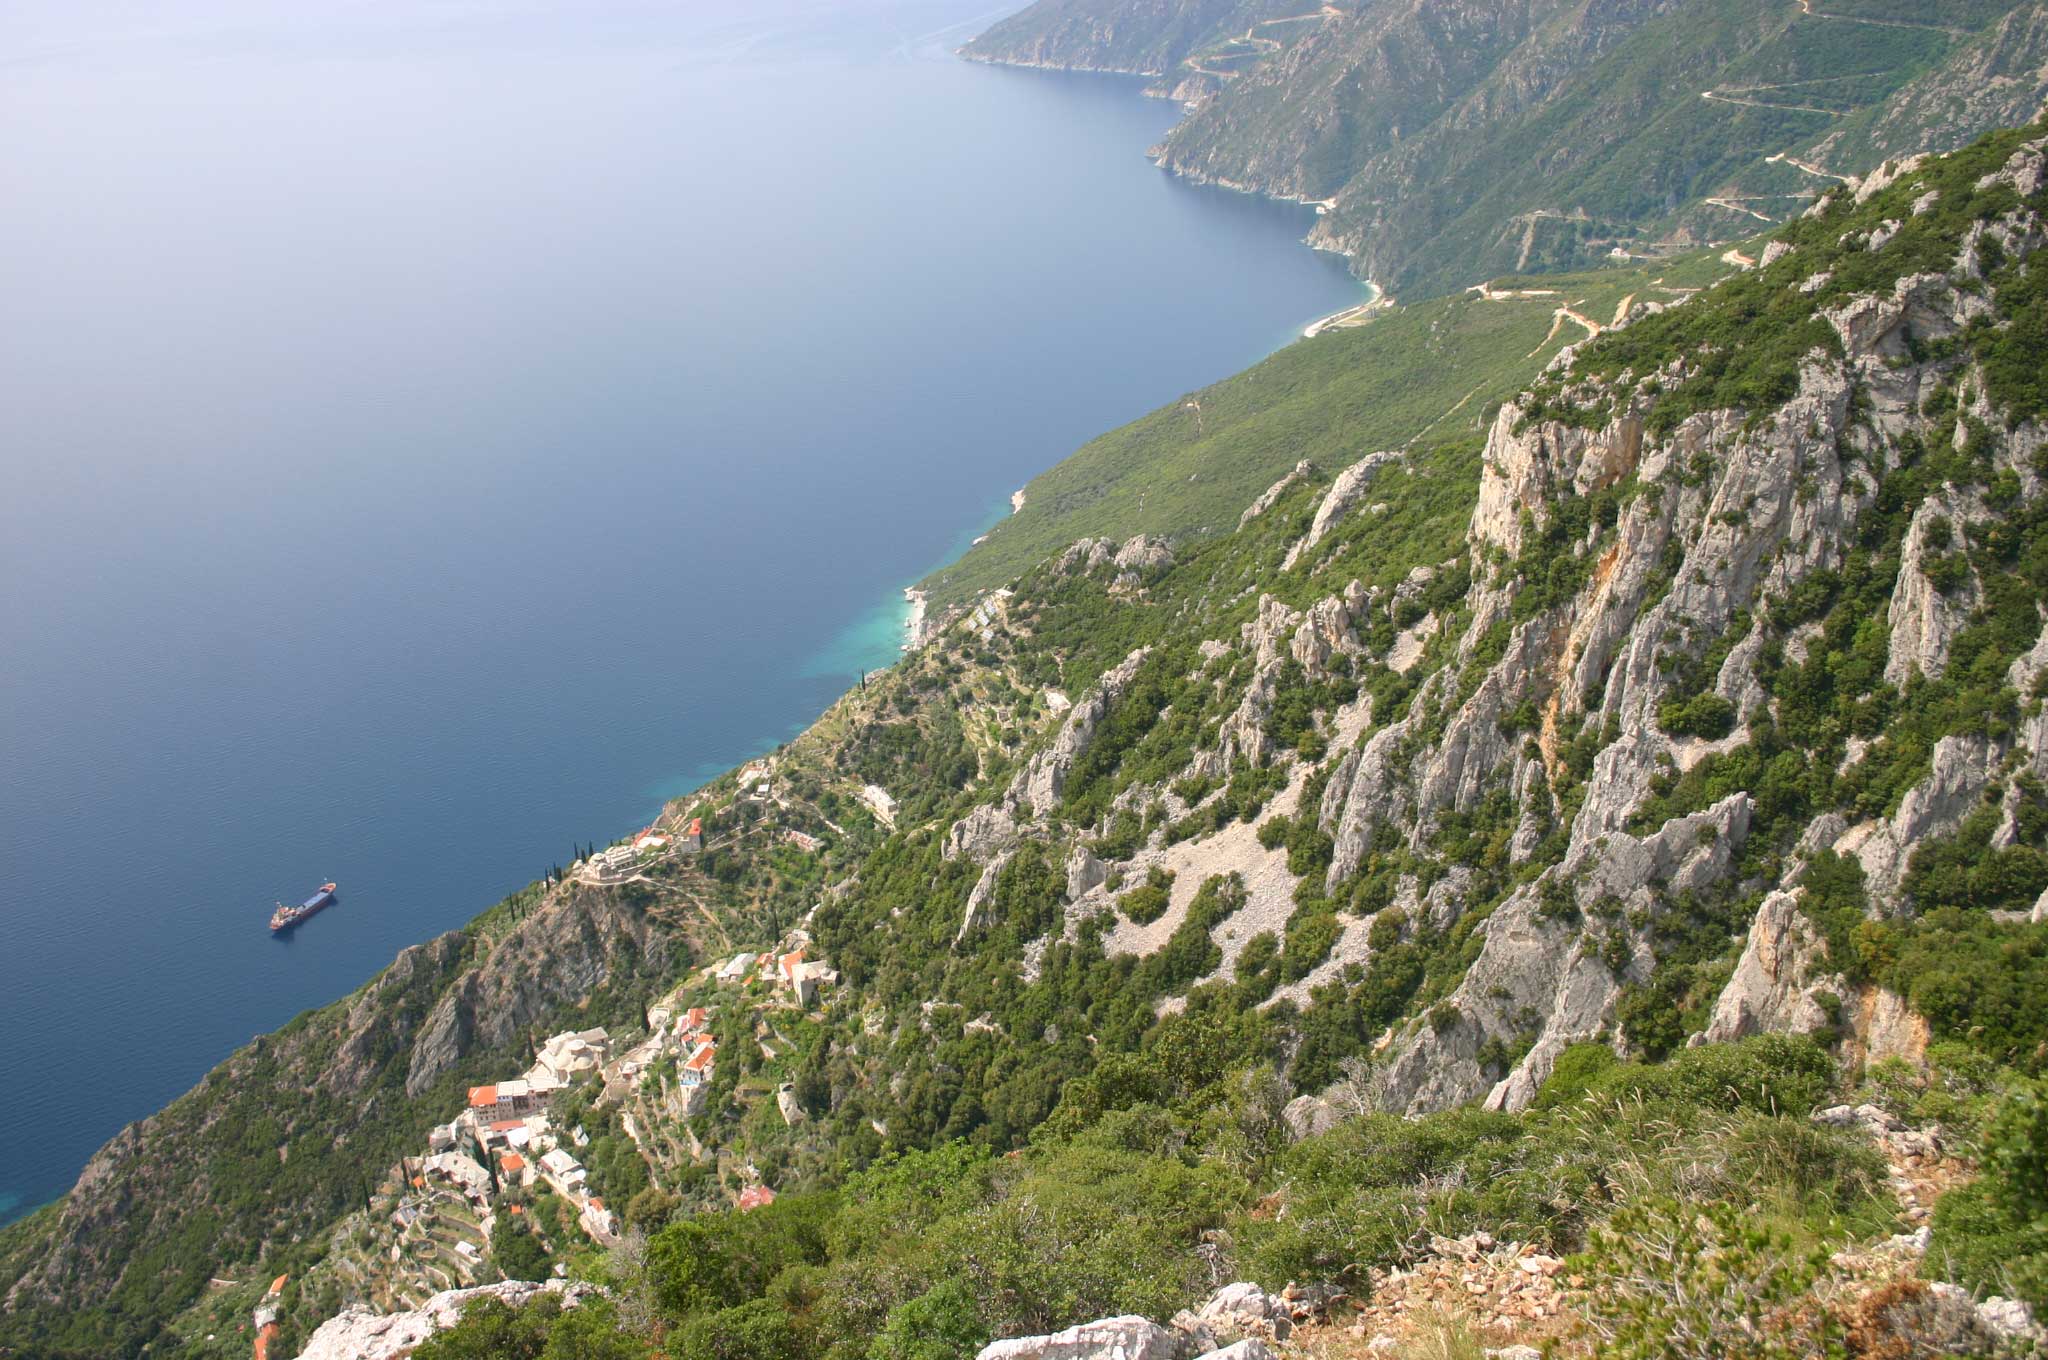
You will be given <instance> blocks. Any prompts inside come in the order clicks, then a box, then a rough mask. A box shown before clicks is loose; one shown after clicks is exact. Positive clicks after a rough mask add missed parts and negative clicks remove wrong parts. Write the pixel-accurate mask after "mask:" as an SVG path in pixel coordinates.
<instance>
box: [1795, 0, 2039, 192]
mask: <svg viewBox="0 0 2048 1360" xmlns="http://www.w3.org/2000/svg"><path fill="white" fill-rule="evenodd" d="M2044 100H2048V3H2040V2H2039V0H2037V3H2034V4H2031V5H2022V6H2020V7H2019V8H2018V9H2015V10H2013V11H2012V12H2011V13H2009V14H2006V15H2005V16H2004V17H2002V18H2000V19H1999V20H1998V21H1997V22H1996V23H1995V24H1993V25H1991V26H1990V27H1989V28H1988V29H1985V30H1984V31H1982V32H1980V33H1978V34H1977V35H1976V36H1975V37H1973V38H1972V39H1971V40H1970V41H1968V42H1966V43H1963V44H1961V45H1960V46H1958V47H1957V48H1956V49H1955V51H1954V52H1953V53H1952V54H1951V55H1950V56H1949V57H1948V59H1947V60H1945V61H1943V62H1942V63H1941V64H1940V65H1939V66H1937V67H1935V68H1934V69H1933V70H1931V71H1928V72H1926V73H1925V74H1924V75H1921V76H1918V77H1916V78H1914V79H1913V80H1911V81H1909V82H1907V83H1906V84H1905V85H1903V86H1901V87H1900V88H1899V89H1898V90H1897V91H1895V92H1894V93H1893V94H1892V95H1891V97H1890V98H1888V99H1886V100H1885V101H1884V102H1883V103H1882V104H1879V105H1877V106H1875V107H1872V108H1869V109H1865V110H1864V111H1863V112H1861V113H1859V114H1857V115H1856V116H1855V117H1854V118H1851V119H1849V120H1847V121H1846V122H1845V123H1843V125H1842V126H1841V127H1839V128H1837V129H1835V130H1834V131H1832V132H1830V133H1829V134H1828V135H1827V136H1826V137H1825V138H1823V139H1822V140H1821V142H1820V144H1819V145H1818V146H1816V147H1815V148H1814V152H1813V155H1814V157H1815V159H1817V160H1819V161H1821V162H1822V163H1823V164H1833V165H1870V164H1875V163H1876V162H1877V161H1880V160H1883V159H1885V158H1886V157H1888V156H1910V155H1913V154H1915V153H1917V152H1922V151H1942V150H1946V149H1948V148H1949V147H1950V146H1952V145H1953V144H1954V141H1955V134H1956V130H1957V129H1958V128H1976V127H1984V126H1998V125H2001V124H2007V123H2019V122H2024V121H2025V120H2026V119H2027V118H2028V117H2030V116H2031V115H2032V114H2033V113H2034V112H2035V111H2036V110H2038V109H2039V108H2040V107H2041V105H2042V102H2043V101H2044Z"/></svg>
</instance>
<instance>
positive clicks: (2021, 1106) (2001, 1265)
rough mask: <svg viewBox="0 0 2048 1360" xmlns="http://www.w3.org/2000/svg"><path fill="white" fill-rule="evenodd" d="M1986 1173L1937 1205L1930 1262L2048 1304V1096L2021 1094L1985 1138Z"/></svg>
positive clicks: (1979, 1285)
mask: <svg viewBox="0 0 2048 1360" xmlns="http://www.w3.org/2000/svg"><path fill="white" fill-rule="evenodd" d="M1983 1166H1984V1174H1983V1175H1982V1177H1981V1178H1980V1179H1978V1180H1977V1181H1975V1182H1973V1183H1972V1184H1970V1185H1966V1186H1964V1187H1962V1188H1961V1189H1957V1190H1952V1191H1950V1192H1949V1193H1948V1194H1946V1195H1943V1196H1942V1197H1941V1200H1940V1202H1939V1203H1937V1204H1936V1205H1935V1206H1934V1223H1933V1227H1934V1236H1933V1241H1932V1243H1931V1244H1930V1245H1929V1248H1928V1255H1929V1258H1930V1259H1931V1260H1932V1261H1934V1262H1935V1263H1937V1264H1938V1265H1940V1266H1941V1267H1942V1268H1943V1269H1944V1270H1946V1271H1947V1272H1948V1274H1949V1275H1950V1276H1951V1277H1953V1278H1954V1279H1955V1280H1956V1281H1958V1282H1959V1283H1962V1284H1966V1285H1969V1286H1970V1287H1972V1288H1975V1289H1982V1290H1986V1291H1989V1292H1993V1293H2002V1294H2008V1295H2014V1296H2017V1297H2019V1298H2022V1299H2025V1300H2026V1301H2027V1302H2028V1303H2031V1304H2033V1305H2034V1306H2036V1307H2048V1099H2044V1097H2043V1093H2042V1090H2041V1088H2040V1086H2038V1085H2026V1086H2022V1087H2020V1088H2019V1089H2018V1090H2016V1091H2015V1092H2014V1093H2013V1094H2012V1095H2011V1096H2010V1097H2009V1098H2008V1099H2007V1100H2006V1102H2005V1104H2004V1105H2003V1106H2001V1107H2000V1109H1999V1112H1998V1113H1997V1115H1996V1116H1994V1117H1993V1119H1992V1121H1991V1124H1990V1127H1989V1128H1988V1129H1987V1130H1986V1132H1985V1136H1984V1156H1983Z"/></svg>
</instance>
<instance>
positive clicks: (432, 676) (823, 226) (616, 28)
mask: <svg viewBox="0 0 2048 1360" xmlns="http://www.w3.org/2000/svg"><path fill="white" fill-rule="evenodd" d="M1001 10H1002V3H1001V0H833V3H818V2H817V0H639V2H636V0H547V2H545V3H543V2H542V0H419V2H418V3H408V4H403V5H375V4H363V3H358V2H351V0H293V3H291V4H289V5H280V4H277V3H276V2H275V0H189V2H188V3H181V4H179V5H176V6H170V5H162V4H157V3H146V2H144V0H133V2H132V3H123V2H121V0H13V3H11V4H9V5H7V6H6V7H4V10H0V126H4V127H5V128H6V129H7V133H6V136H5V137H4V138H0V202H4V203H5V204H6V210H5V211H4V212H0V310H4V314H5V317H6V323H5V325H4V326H0V863H4V871H0V1034H5V1035H6V1036H7V1042H6V1043H5V1044H4V1045H0V1090H5V1091H6V1092H7V1093H8V1099H7V1100H6V1101H4V1102H0V1146H5V1147H6V1148H7V1149H8V1156H7V1158H6V1159H5V1160H4V1161H0V1216H5V1215H6V1213H8V1212H10V1211H11V1212H19V1211H20V1210H21V1209H22V1208H23V1207H24V1206H27V1205H32V1204H35V1203H39V1202H43V1201H46V1200H48V1199H49V1198H51V1197H52V1196H54V1195H56V1194H58V1193H60V1192H61V1191H62V1190H63V1189H64V1188H65V1187H66V1186H67V1185H68V1184H69V1182H70V1180H71V1179H72V1178H73V1177H74V1176H75V1175H76V1173H77V1170H78V1168H79V1166H80V1165H81V1164H82V1163H83V1161H84V1160H85V1158H86V1157H87V1156H88V1155H89V1154H90V1153H91V1151H92V1150H93V1149H94V1148H95V1147H96V1146H97V1145H98V1144H100V1143H101V1142H102V1141H103V1140H105V1139H106V1138H107V1137H108V1136H109V1135H111V1134H112V1133H114V1132H115V1131H116V1130H117V1129H118V1128H119V1127H120V1126H121V1125H122V1124H123V1123H124V1122H126V1121H128V1120H130V1119H134V1118H138V1117H140V1116H142V1115H144V1114H147V1113H148V1112H150V1111H151V1110H153V1109H155V1108H157V1107H158V1106H160V1105H162V1104H163V1103H164V1102H165V1101H167V1100H169V1099H170V1098H171V1097H173V1096H175V1095H176V1094H177V1093H178V1092H180V1091H182V1090H184V1089H186V1088H187V1087H188V1086H190V1085H191V1084H192V1082H193V1081H194V1080H196V1079H197V1078H198V1077H199V1076H200V1075H201V1074H202V1073H203V1072H204V1071H205V1070H206V1069H207V1068H208V1067H209V1066H211V1065H212V1064H213V1063H215V1062H216V1061H218V1060H219V1059H220V1058H221V1057H222V1056H223V1055H224V1054H225V1053H227V1052H228V1051H229V1049H231V1048H232V1047H233V1046H234V1045H236V1044H238V1043H241V1042H243V1041H245V1040H247V1039H248V1038H249V1037H250V1035H252V1034H254V1033H256V1032H258V1031H260V1030H265V1029H269V1028H272V1027H275V1026H276V1025H278V1024H280V1023H281V1022H283V1021H284V1020H286V1019H287V1018H289V1017H290V1016H291V1015H293V1014H294V1013H296V1012H298V1011H299V1010H301V1009H303V1008H305V1007H308V1006H312V1005H317V1004H320V1003H323V1002H326V1001H329V1000H331V999H333V998H335V997H337V996H339V995H342V994H343V993H345V992H347V991H348V990H350V989H351V988H353V987H354V986H356V985H357V984H358V983H360V982H361V981H362V980H364V979H365V978H366V977H368V976H369V975H370V974H371V973H372V972H374V971H375V970H376V969H378V968H379V967H381V966H382V965H383V964H385V963H386V962H388V961H389V959H390V958H391V956H392V954H393V953H395V952H396V951H397V950H398V949H399V948H401V947H403V946H404V945H406V944H409V943H412V942H414V941H417V940H421V939H424V938H426V937H428V936H431V935H433V934H435V933H436V932H438V931H441V930H445V929H447V928H450V927H452V926H455V925H458V924H459V923H461V922H462V921H464V920H465V919H467V918H468V917H469V916H471V915H473V914H474V913H475V912H477V911H478V910H480V909H482V908H483V907H485V906H487V905H489V904H490V903H491V902H493V901H495V900H496V899H497V898H498V897H500V896H502V895H503V894H504V893H505V892H507V891H509V890H511V889H513V888H516V887H518V886H519V885H521V884H523V883H525V882H527V881H528V880H530V879H531V878H532V877H534V876H535V874H536V873H537V872H539V871H540V870H541V869H542V868H543V867H544V866H546V865H547V864H548V863H549V862H550V861H551V860H556V859H562V858H566V856H567V853H568V849H569V846H570V844H571V842H572V841H574V840H585V841H587V840H597V841H603V840H607V839H609V838H611V837H612V836H614V835H617V834H620V833H622V832H624V831H625V830H628V829H630V828H632V827H633V826H635V825H637V824H639V823H640V822H641V821H642V820H643V819H645V818H646V817H647V816H649V815H650V814H651V813H652V812H653V811H654V809H655V808H656V807H657V806H658V803H659V801H660V799H661V798H662V796H663V795H664V794H670V793H676V792H681V791H684V790H686V789H688V788H690V787H692V786H694V784H695V783H697V782H698V781H700V780H701V779H703V778H704V777H706V776H707V775H709V774H711V773H713V772H715V771H717V770H719V769H722V768H724V767H726V766H729V765H731V764H732V763H734V762H736V761H739V760H741V759H743V758H745V757H747V756H749V755H750V754H753V753H755V752H758V751H759V750H762V749H764V748H765V747H767V746H769V745H772V744H773V743H775V742H776V741H778V740H780V739H783V738H785V737H787V736H788V735H790V734H792V733H793V732H795V731H797V730H799V729H800V728H801V727H802V726H803V725H804V724H805V723H806V722H807V721H808V720H809V719H810V718H811V717H812V716H814V715H815V714H816V713H817V712H818V710H819V709H820V708H822V707H823V706H824V705H825V704H826V703H827V702H828V701H829V700H830V698H831V697H832V696H833V695H834V694H836V693H837V692H839V691H840V690H841V689H843V688H844V687H845V686H846V685H847V684H849V683H850V682H851V680H852V678H853V677H854V675H855V674H856V673H857V672H858V671H859V670H860V669H862V668H864V667H873V666H876V665H880V664H886V663H887V662H888V661H889V660H890V659H892V658H893V657H894V655H895V654H896V646H897V643H898V641H899V638H900V633H899V630H900V623H901V617H902V614H901V605H900V600H899V592H900V590H901V588H902V587H903V586H904V585H905V584H907V583H908V582H910V581H912V580H914V579H916V578H917V577H918V576H919V575H921V574H922V573H923V572H925V571H926V570H928V569H930V568H931V567H933V566H935V565H937V564H939V563H940V562H941V561H943V560H945V559H946V558H947V557H948V556H950V555H951V554H953V553H955V552H957V551H958V550H959V548H961V547H963V546H964V544H965V540H966V539H967V538H968V537H970V536H971V535H972V534H973V533H975V532H977V531H979V530H980V529H981V528H983V527H985V526H986V524H987V523H988V522H989V521H990V519H991V517H992V516H994V515H996V514H998V513H1000V512H1001V510H1002V509H1003V508H1004V504H1005V500H1006V498H1007V496H1008V494H1009V492H1010V491H1011V490H1012V489H1013V488H1015V487H1017V486H1019V485H1021V484H1022V483H1023V482H1024V481H1025V480H1026V479H1027V478H1029V477H1030V476H1031V475H1032V474H1034V473H1036V472H1037V471H1039V470H1040V469H1042V468H1044V467H1046V466H1048V465H1049V464H1051V463H1052V462H1054V461H1056V460H1057V459H1059V458H1060V457H1062V456H1064V455H1065V454H1066V453H1067V452H1068V451H1070V450H1071V449H1072V448H1073V447H1075V446H1076V445H1078V444H1079V443H1081V442H1082V441H1084V440H1085V439H1087V438H1088V437H1089V436H1091V435H1094V434H1096V433H1098V432H1100V431H1102V430H1104V429H1107V428H1109V427H1111V426H1113V425H1115V424H1117V423H1119V422H1121V421H1123V420H1126V419H1129V418H1131V417H1133V416H1136V415H1138V414H1140V413H1142V412H1144V411H1145V410H1147V409H1149V408H1151V407H1152V406H1154V405H1157V404H1159V403H1161V402H1164V401H1166V400H1169V399H1171V398H1173V397H1174V396H1176V395H1178V394H1180V393H1182V392H1184V391H1186V390H1188V389H1190V388H1193V387H1195V386H1197V385H1200V384H1202V383H1204V382H1207V381H1210V380H1213V379H1215V378H1218V377H1221V376H1223V375H1224V374H1226V373H1229V372H1231V371H1233V370H1235V369H1237V368H1239V367H1241V366H1243V365H1244V364H1246V363H1249V362H1251V361H1252V360H1254V359H1256V358H1258V357H1260V355H1261V354H1263V353H1264V352H1266V351H1267V350H1269V349H1270V348H1271V347H1272V346H1274V345H1276V344H1278V343H1280V342H1281V341H1282V340H1283V339H1284V338H1285V337H1287V336H1288V335H1290V334H1292V333H1293V331H1294V330H1295V329H1296V328H1298V327H1299V326H1300V325H1301V324H1302V323H1304V322H1306V321H1308V320H1309V319H1311V318H1313V317H1315V316H1317V315H1320V314H1323V313H1326V312H1329V311H1332V310H1334V309H1336V308H1338V307H1340V306H1344V305H1346V304H1348V303H1350V302H1352V301H1355V300H1356V299H1357V297H1358V296H1359V290H1358V288H1357V286H1356V285H1354V284H1353V283H1352V282H1351V281H1350V280H1349V279H1348V278H1347V277H1346V276H1345V275H1344V273H1343V271H1342V269H1341V268H1340V267H1339V266H1338V265H1337V264H1336V263H1335V262H1333V261H1331V260H1329V259H1326V258H1322V257H1318V256H1316V255H1314V254H1312V253H1311V252H1310V251H1308V250H1307V249H1306V248H1304V247H1302V246H1300V245H1299V244H1298V238H1299V237H1300V235H1301V233H1302V231H1303V229H1304V227H1305V225H1306V223H1305V220H1304V219H1303V218H1302V217H1301V216H1300V215H1299V214H1297V213H1295V212H1293V211H1290V210H1287V209H1284V208H1281V207H1277V206H1274V205H1270V204H1263V203H1259V202H1255V201H1252V200H1249V199H1245V198H1240V197H1236V196H1232V195H1229V194H1225V193H1220V192H1212V191H1204V190H1198V189H1193V188H1189V187H1187V186H1184V185H1181V184H1178V183H1175V182H1173V181H1171V180H1169V179H1167V178H1166V177H1164V176H1163V175H1161V174H1160V173H1159V172H1157V171H1156V170H1154V169H1153V168H1152V167H1151V166H1150V165H1148V164H1147V163H1146V162H1145V160H1144V159H1143V157H1142V152H1143V150H1144V148H1145V147H1146V146H1147V145H1148V144H1149V143H1150V142H1152V141H1154V140H1156V139H1157V137H1158V136H1159V134H1160V133H1161V132H1162V131H1164V129H1165V128H1166V127H1167V126H1168V124H1169V123H1170V122H1171V120H1172V117H1173V110H1172V109H1171V108H1170V107H1169V106H1167V105H1165V104H1163V103H1160V102H1157V101H1148V100H1145V99H1142V98H1140V97H1139V95H1138V92H1137V87H1136V85H1135V84H1133V83H1130V82H1124V81H1117V80H1109V79H1101V78H1087V77H1075V78H1062V77H1054V76H1047V75H1043V74H1034V73H1025V72H1014V71H1004V70H992V69H988V68H985V67H979V66H971V65H968V64H966V63H963V62H960V61H958V60H956V59H954V58H953V57H951V56H950V54H949V53H950V48H951V47H952V46H953V45H955V44H957V43H958V42H960V41H963V40H964V39H965V38H966V37H967V36H969V35H970V34H971V33H973V32H974V31H976V29H977V28H978V27H980V26H983V25H985V24H986V23H988V22H990V21H992V20H993V19H994V18H996V17H998V15H999V14H1000V12H1001ZM327 878H334V879H337V880H339V882H340V883H341V887H342V901H341V905H340V906H338V907H336V908H334V909H333V910H330V911H329V912H327V913H325V914H324V915H322V916H321V917H319V918H318V919H317V920H315V921H313V922H311V923H310V924H309V925H308V926H306V927H304V928H302V929H301V930H300V932H299V933H298V935H297V937H296V938H293V939H291V940H289V941H288V942H279V941H275V940H272V939H271V938H269V936H268V935H267V934H266V933H265V931H264V929H263V923H264V918H265V916H266V915H267V913H268V912H269V910H270V907H271V904H272V902H273V900H274V899H277V898H287V899H294V900H295V899H296V898H298V897H300V896H303V895H304V894H305V893H307V892H309V891H310V890H311V889H312V888H313V887H314V886H315V885H317V884H318V883H320V882H321V881H322V880H323V879H327Z"/></svg>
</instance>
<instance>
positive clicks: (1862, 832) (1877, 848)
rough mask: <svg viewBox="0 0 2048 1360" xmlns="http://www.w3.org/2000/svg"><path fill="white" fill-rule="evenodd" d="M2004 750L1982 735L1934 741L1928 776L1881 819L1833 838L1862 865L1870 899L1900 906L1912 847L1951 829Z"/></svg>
mask: <svg viewBox="0 0 2048 1360" xmlns="http://www.w3.org/2000/svg"><path fill="white" fill-rule="evenodd" d="M2003 756H2004V751H2003V749H2002V748H2001V747H2000V746H1998V745H1996V744H1994V743H1992V742H1991V741H1990V740H1988V739H1986V738H1984V737H1977V736H1952V737H1943V738H1942V739H1941V740H1940V741H1939V742H1937V743H1935V747H1934V759H1933V762H1932V768H1931V769H1930V770H1929V771H1928V774H1927V777H1926V778H1925V779H1923V780H1921V781H1920V782H1919V783H1918V784H1915V785H1914V786H1913V787H1912V788H1911V789H1909V790H1907V792H1906V796H1905V797H1904V798H1903V799H1901V800H1900V802H1899V810H1898V811H1897V812H1895V813H1893V814H1892V815H1891V817H1890V818H1888V819H1885V820H1881V821H1868V822H1860V823H1858V824H1857V825H1855V826H1852V827H1850V828H1849V829H1848V830H1847V831H1846V832H1844V833H1843V834H1842V836H1841V838H1840V839H1839V840H1837V841H1836V842H1835V845H1834V849H1835V853H1837V854H1840V855H1849V856H1853V857H1854V858H1855V859H1856V860H1857V862H1859V863H1860V864H1861V865H1862V866H1863V875H1864V886H1865V888H1866V889H1867V890H1868V891H1869V893H1870V900H1871V905H1872V908H1873V909H1874V910H1877V911H1879V912H1881V913H1895V912H1897V911H1900V910H1902V909H1903V906H1904V903H1903V902H1902V901H1901V899H1900V895H1899V884H1900V882H1901V880H1903V879H1904V878H1905V876H1906V867H1907V859H1908V857H1909V855H1910V853H1911V850H1912V847H1913V846H1915V845H1917V844H1918V843H1919V842H1920V840H1921V839H1922V838H1924V837H1928V836H1936V835H1941V834H1943V833H1945V832H1948V831H1952V830H1954V829H1955V828H1956V827H1957V826H1958V825H1960V824H1961V822H1962V820H1963V818H1964V817H1966V816H1968V815H1969V813H1970V810H1971V809H1972V808H1974V807H1975V806H1976V805H1977V800H1978V799H1979V798H1980V797H1981V796H1982V795H1983V792H1984V786H1985V785H1986V784H1987V783H1989V782H1990V780H1991V776H1992V774H1993V773H1994V772H1995V771H1996V770H1997V769H1998V767H1999V764H2000V763H2001V761H2002V759H2003Z"/></svg>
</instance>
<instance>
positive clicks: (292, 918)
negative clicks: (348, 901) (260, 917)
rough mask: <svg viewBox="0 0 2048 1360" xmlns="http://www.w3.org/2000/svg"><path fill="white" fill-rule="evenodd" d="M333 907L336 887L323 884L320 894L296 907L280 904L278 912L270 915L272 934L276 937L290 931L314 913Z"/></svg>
mask: <svg viewBox="0 0 2048 1360" xmlns="http://www.w3.org/2000/svg"><path fill="white" fill-rule="evenodd" d="M333 905H334V885H333V884H332V883H322V884H321V885H320V891H319V892H316V893H314V894H313V895H312V896H311V897H309V898H307V899H306V900H305V901H303V902H301V903H299V905H298V906H296V907H288V906H286V905H285V904H284V903H282V902H280V903H278V904H277V910H276V911H273V912H272V913H270V933H271V934H273V935H275V934H276V933H277V932H279V931H280V930H290V929H291V928H292V927H293V926H295V925H297V924H298V923H299V922H301V921H303V920H305V919H306V918H307V917H308V916H311V915H312V914H313V913H314V912H316V911H320V910H321V909H323V908H325V907H331V906H333Z"/></svg>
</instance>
